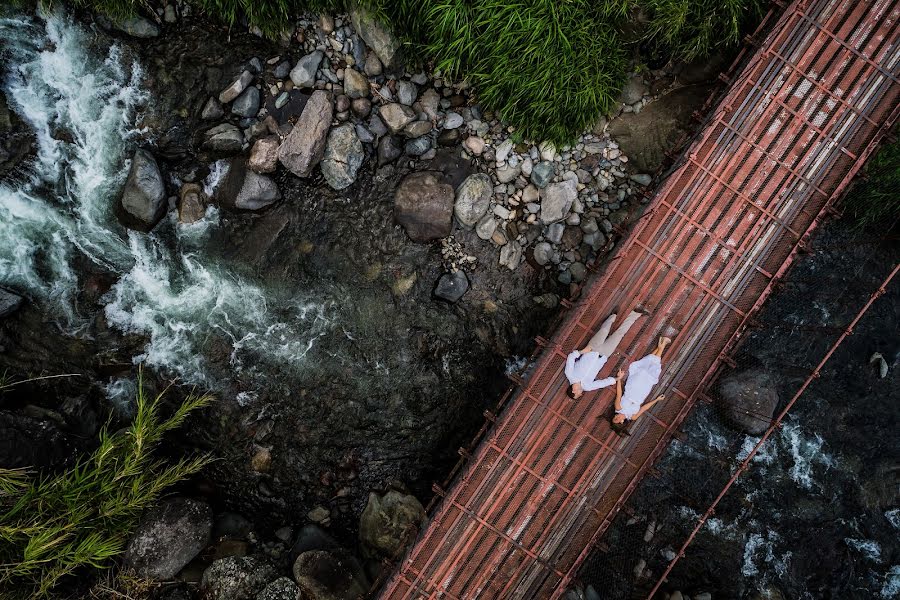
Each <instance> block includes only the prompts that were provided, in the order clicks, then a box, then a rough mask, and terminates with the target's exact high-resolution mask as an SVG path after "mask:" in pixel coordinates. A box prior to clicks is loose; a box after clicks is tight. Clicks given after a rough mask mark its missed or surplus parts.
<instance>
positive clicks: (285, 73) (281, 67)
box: [272, 60, 291, 79]
mask: <svg viewBox="0 0 900 600" xmlns="http://www.w3.org/2000/svg"><path fill="white" fill-rule="evenodd" d="M290 74H291V62H290V61H288V60H283V61H281V62H279V63H278V64H277V65H275V68H274V69H273V70H272V76H273V77H274V78H275V79H285V78H287V77H289V76H290Z"/></svg>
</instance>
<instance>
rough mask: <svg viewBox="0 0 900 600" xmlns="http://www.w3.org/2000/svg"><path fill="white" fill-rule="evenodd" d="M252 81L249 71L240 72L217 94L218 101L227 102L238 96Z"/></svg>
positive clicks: (251, 74)
mask: <svg viewBox="0 0 900 600" xmlns="http://www.w3.org/2000/svg"><path fill="white" fill-rule="evenodd" d="M252 81H253V73H251V72H250V71H243V72H241V74H240V76H238V78H237V79H235V80H234V81H232V82H231V85H229V86H228V87H227V88H225V89H224V90H222V92H221V93H220V94H219V102H221V103H222V104H228V103H229V102H231V101H232V100H234V99H235V98H237V97H238V96H240V95H241V94H242V93H243V92H244V90H245V89H247V86H248V85H250V83H251V82H252Z"/></svg>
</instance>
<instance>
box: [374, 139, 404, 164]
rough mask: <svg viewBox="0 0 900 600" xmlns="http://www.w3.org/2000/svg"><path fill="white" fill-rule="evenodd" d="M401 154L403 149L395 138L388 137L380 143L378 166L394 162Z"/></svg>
mask: <svg viewBox="0 0 900 600" xmlns="http://www.w3.org/2000/svg"><path fill="white" fill-rule="evenodd" d="M401 154H403V147H402V146H401V145H400V142H398V141H397V140H396V138H394V137H393V136H390V135H386V136H384V137H383V138H381V139H380V140H379V141H378V166H381V165H386V164H388V163H389V162H393V161H394V160H396V159H397V157H399V156H400V155H401Z"/></svg>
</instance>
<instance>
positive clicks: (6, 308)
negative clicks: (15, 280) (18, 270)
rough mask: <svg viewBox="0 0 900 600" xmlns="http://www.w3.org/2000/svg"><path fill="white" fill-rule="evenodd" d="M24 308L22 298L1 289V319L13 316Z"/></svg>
mask: <svg viewBox="0 0 900 600" xmlns="http://www.w3.org/2000/svg"><path fill="white" fill-rule="evenodd" d="M20 306H22V296H20V295H18V294H13V293H12V292H10V291H8V290H4V289H3V288H0V319H2V318H3V317H8V316H9V315H11V314H13V313H14V312H16V311H17V310H19V307H20Z"/></svg>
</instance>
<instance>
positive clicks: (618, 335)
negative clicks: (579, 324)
mask: <svg viewBox="0 0 900 600" xmlns="http://www.w3.org/2000/svg"><path fill="white" fill-rule="evenodd" d="M643 316H644V315H643V314H642V313H639V312H636V311H631V313H629V315H628V316H627V317H626V318H625V321H624V322H623V323H622V324H621V325H619V327H618V328H616V330H615V331H614V332H613V333H611V334H610V335H609V337H607V338H606V340H604V341H603V343H602V344H600V346H599V347H596V348H594V351H595V352H599V353H600V354H602V355H603V356H612V353H613V352H615V351H616V346H618V345H619V342H621V341H622V338H624V337H625V334H626V333H628V330H629V329H631V326H632V325H634V323H635V321H637V320H638V319H640V318H641V317H643ZM592 347H593V346H592Z"/></svg>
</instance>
